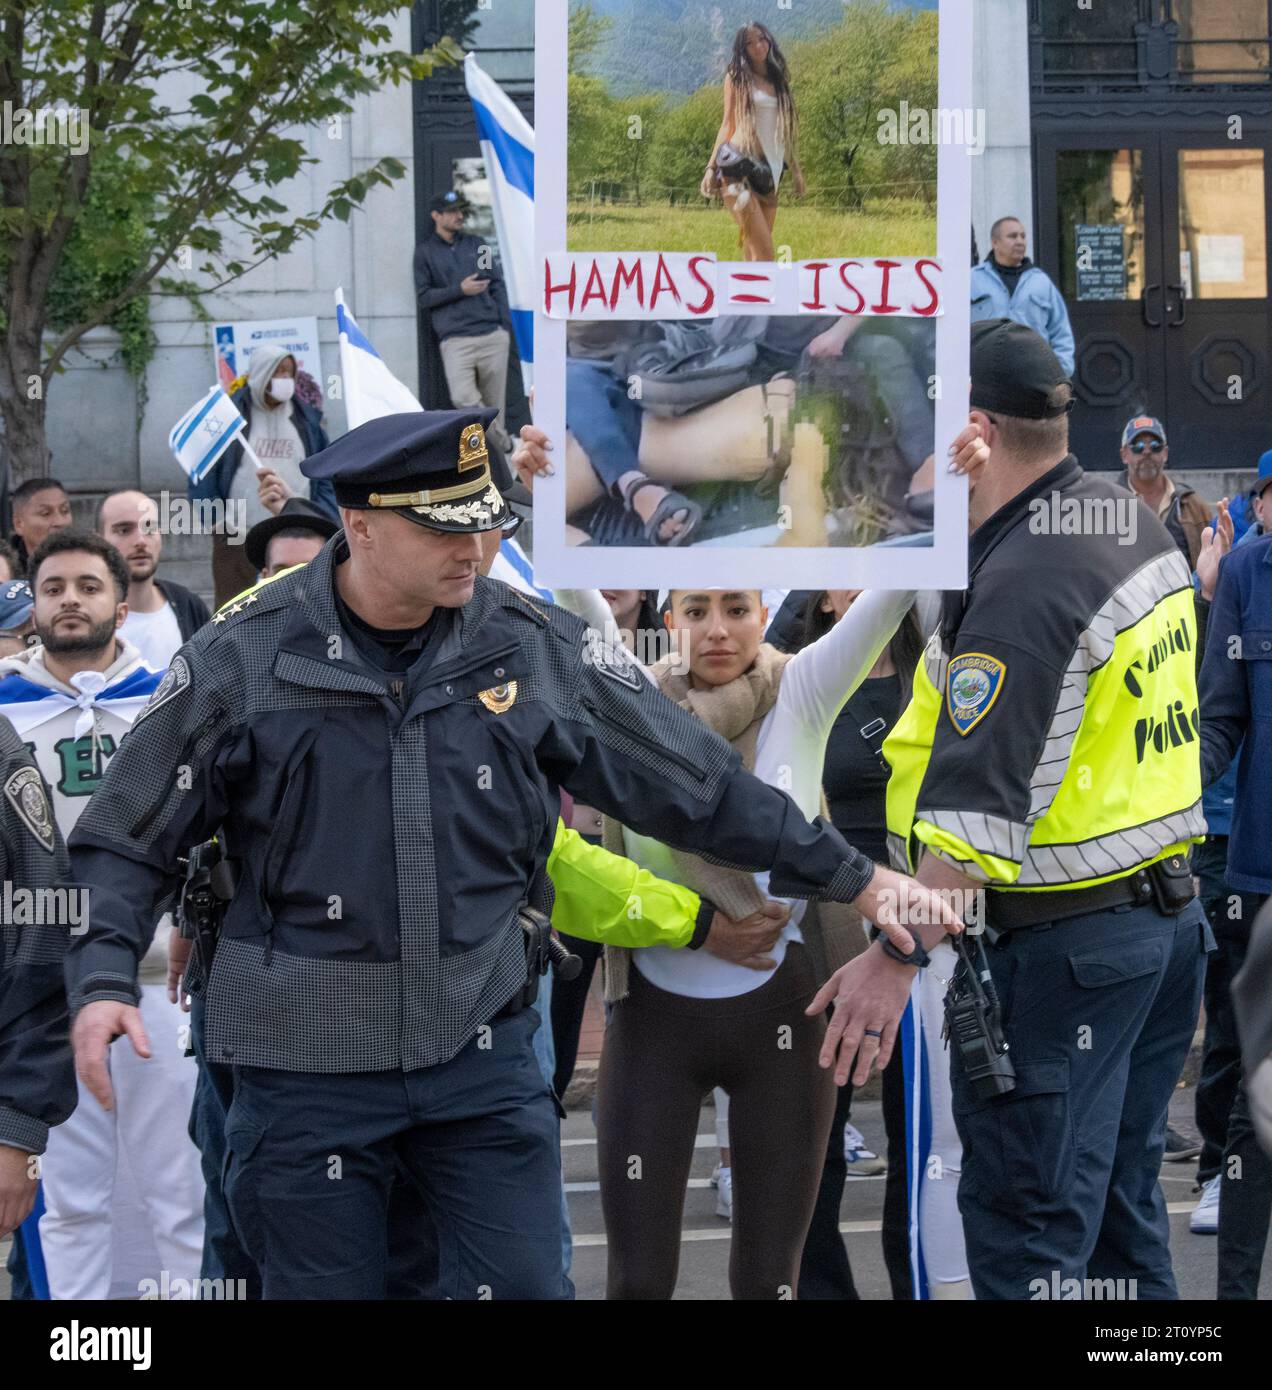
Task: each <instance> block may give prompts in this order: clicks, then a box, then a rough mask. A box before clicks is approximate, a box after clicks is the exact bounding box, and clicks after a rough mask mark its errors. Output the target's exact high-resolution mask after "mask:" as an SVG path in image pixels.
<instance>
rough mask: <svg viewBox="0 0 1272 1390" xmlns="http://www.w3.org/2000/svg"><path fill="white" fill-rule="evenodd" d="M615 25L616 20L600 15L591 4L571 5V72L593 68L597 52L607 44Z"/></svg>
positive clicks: (569, 41) (567, 62) (569, 39)
mask: <svg viewBox="0 0 1272 1390" xmlns="http://www.w3.org/2000/svg"><path fill="white" fill-rule="evenodd" d="M613 27H614V21H613V20H612V19H606V18H603V17H602V16H601V15H598V14H597V13H596V11H595V10H594V9H593V8H592V6H591V5H571V6H570V18H569V37H568V39H567V43H568V44H569V49H568V52H567V55H566V64H567V66H568V68H569V70H570V72H572V73H575V72H577V73H585V72H590V71H591V70H592V64H593V63H594V62H595V60H596V54H597V52H598V50H599V49H601V48H602V47H603V46H604V45H605V43H606V40H607V39H608V38H609V34H610V30H611V29H613Z"/></svg>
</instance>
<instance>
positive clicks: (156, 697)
mask: <svg viewBox="0 0 1272 1390" xmlns="http://www.w3.org/2000/svg"><path fill="white" fill-rule="evenodd" d="M189 686H190V668H189V666H187V665H186V660H185V657H183V656H174V657H173V658H172V665H171V666H169V667H168V669H167V670H166V671H165V672H164V676H163V679H162V680H161V681H160V682H159V684H158V685H157V686H155V688H154V691H153V693H152V694H151V696H150V699H149V700H147V701H146V703H145V704H144V705H143V706H142V708H141V713H140V714H138V716H137V718H136V719H134V720H133V723H134V724H138V723H140V722H141V720H143V719H144V718H145V717H146V715H148V714H153V713H154V712H155V710H157V709H158V708H159V706H160V705H166V704H167V703H168V701H169V700H171V699H174V698H175V697H176V696H178V695H180V694H181V692H182V691H183V690H187V689H188V688H189Z"/></svg>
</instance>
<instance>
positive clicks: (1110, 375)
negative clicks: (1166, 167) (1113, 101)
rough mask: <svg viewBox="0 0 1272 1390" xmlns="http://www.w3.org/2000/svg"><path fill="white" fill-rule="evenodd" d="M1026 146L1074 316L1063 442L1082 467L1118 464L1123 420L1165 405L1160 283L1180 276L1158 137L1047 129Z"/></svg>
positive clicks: (1164, 312)
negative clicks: (1167, 219) (1170, 250)
mask: <svg viewBox="0 0 1272 1390" xmlns="http://www.w3.org/2000/svg"><path fill="white" fill-rule="evenodd" d="M1035 157H1036V160H1037V163H1036V171H1037V190H1038V227H1037V229H1036V232H1035V246H1036V248H1037V253H1038V259H1039V262H1040V264H1041V265H1042V266H1043V268H1044V269H1045V270H1047V272H1048V273H1049V274H1051V275H1053V276H1054V278H1055V280H1056V283H1057V284H1058V285H1059V287H1060V290H1061V293H1062V294H1063V295H1064V297H1065V302H1066V304H1067V305H1068V309H1069V320H1070V323H1071V324H1072V326H1073V336H1074V344H1075V353H1074V373H1073V382H1074V391H1075V395H1076V397H1077V400H1076V404H1075V406H1074V412H1073V416H1072V428H1071V439H1072V444H1073V451H1074V453H1075V454H1077V456H1078V458H1079V459H1080V460H1081V461H1082V464H1083V466H1084V467H1086V468H1093V469H1095V468H1120V467H1121V462H1120V460H1119V458H1118V446H1119V442H1120V432H1121V429H1122V426H1123V425H1124V424H1125V423H1126V421H1127V420H1128V419H1129V418H1130V417H1131V416H1132V415H1136V414H1140V413H1143V412H1148V413H1150V414H1153V415H1159V416H1162V417H1165V416H1166V415H1167V413H1168V411H1167V406H1166V396H1167V389H1168V386H1167V367H1166V346H1167V335H1168V332H1169V328H1168V325H1169V323H1170V322H1171V321H1172V319H1171V315H1172V314H1173V313H1174V312H1175V308H1174V301H1175V300H1176V299H1177V298H1178V294H1177V292H1174V291H1172V290H1170V288H1169V285H1170V284H1172V283H1177V281H1178V275H1171V276H1168V275H1167V273H1166V259H1165V257H1166V248H1165V237H1164V235H1163V228H1164V218H1163V180H1162V169H1161V164H1162V152H1161V139H1160V137H1159V136H1158V135H1156V134H1155V133H1154V132H1152V131H1148V130H1144V131H1136V130H1122V131H1119V132H1118V133H1117V135H1116V136H1114V137H1110V136H1109V135H1108V134H1107V133H1099V132H1087V131H1080V132H1064V133H1060V132H1045V133H1042V134H1040V135H1039V136H1038V137H1037V140H1036V146H1035ZM1175 264H1176V266H1177V265H1178V260H1177V259H1176V262H1175ZM1166 423H1167V427H1168V429H1169V428H1170V422H1169V420H1168V421H1167V422H1166ZM1172 443H1173V437H1172Z"/></svg>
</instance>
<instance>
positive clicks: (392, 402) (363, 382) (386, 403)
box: [336, 288, 424, 430]
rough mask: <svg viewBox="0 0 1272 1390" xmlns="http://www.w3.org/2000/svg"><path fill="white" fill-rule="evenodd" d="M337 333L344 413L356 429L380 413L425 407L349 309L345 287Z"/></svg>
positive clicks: (340, 291)
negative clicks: (383, 356) (372, 344)
mask: <svg viewBox="0 0 1272 1390" xmlns="http://www.w3.org/2000/svg"><path fill="white" fill-rule="evenodd" d="M336 332H337V334H338V335H339V338H340V374H341V376H342V377H343V378H344V398H345V415H346V417H347V418H348V421H349V428H350V429H351V430H356V429H357V428H358V426H359V425H365V424H366V422H367V421H368V420H378V419H379V418H380V416H381V415H401V414H403V413H404V412H405V411H409V410H423V409H424V407H423V406H422V405H421V404H420V403H419V401H417V400H416V399H415V397H414V396H413V395H412V394H411V392H410V391H408V390H407V388H406V387H405V386H403V385H402V383H401V382H400V381H399V380H398V379H397V377H395V376H394V375H393V373H392V372H391V371H389V369H388V367H386V366H385V365H384V359H383V358H382V357H381V356H380V354H379V353H378V352H376V350H375V348H373V347H372V346H371V340H370V339H369V338H368V337H367V335H366V334H365V333H364V332H363V331H362V329H360V328H359V327H358V321H357V319H355V318H354V316H353V315H352V314H351V313H350V312H349V306H348V305H347V304H346V303H345V300H344V290H343V289H341V288H337V290H336Z"/></svg>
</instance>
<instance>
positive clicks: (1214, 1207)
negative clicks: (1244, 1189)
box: [1188, 1173, 1223, 1236]
mask: <svg viewBox="0 0 1272 1390" xmlns="http://www.w3.org/2000/svg"><path fill="white" fill-rule="evenodd" d="M1222 1181H1223V1175H1222V1174H1221V1173H1216V1174H1215V1176H1214V1177H1213V1178H1211V1179H1210V1181H1209V1182H1207V1183H1203V1184H1202V1187H1201V1197H1200V1199H1199V1200H1198V1202H1197V1205H1196V1206H1195V1207H1194V1208H1193V1210H1192V1215H1191V1216H1190V1217H1189V1218H1188V1229H1189V1230H1190V1231H1191V1232H1192V1233H1193V1235H1195V1236H1213V1235H1218V1234H1219V1184H1220V1183H1221V1182H1222Z"/></svg>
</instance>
